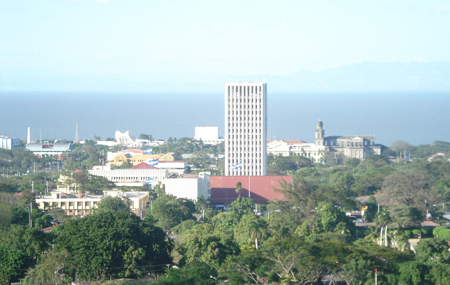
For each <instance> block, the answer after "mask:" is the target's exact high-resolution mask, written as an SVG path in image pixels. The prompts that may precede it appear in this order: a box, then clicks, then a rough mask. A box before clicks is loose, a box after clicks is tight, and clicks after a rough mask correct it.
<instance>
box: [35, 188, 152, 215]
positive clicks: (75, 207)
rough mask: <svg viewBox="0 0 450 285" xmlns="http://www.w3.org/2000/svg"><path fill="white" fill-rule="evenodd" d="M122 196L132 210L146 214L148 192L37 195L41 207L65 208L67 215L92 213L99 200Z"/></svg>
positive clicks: (44, 209)
mask: <svg viewBox="0 0 450 285" xmlns="http://www.w3.org/2000/svg"><path fill="white" fill-rule="evenodd" d="M108 196H111V197H120V198H121V199H127V201H128V203H129V205H130V210H131V211H132V212H133V213H134V214H136V216H140V217H143V216H144V215H145V209H146V204H147V203H148V201H149V194H148V192H121V191H118V190H109V191H104V194H103V195H85V194H83V193H80V194H77V195H68V194H66V193H64V192H60V191H53V192H51V194H50V195H49V196H36V203H37V204H38V207H39V209H41V210H43V211H48V210H51V209H55V208H58V209H62V210H64V215H65V216H84V215H89V214H91V213H92V210H93V209H95V208H97V204H98V202H100V200H101V199H103V198H105V197H108Z"/></svg>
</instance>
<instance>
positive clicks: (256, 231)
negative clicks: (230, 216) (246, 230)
mask: <svg viewBox="0 0 450 285" xmlns="http://www.w3.org/2000/svg"><path fill="white" fill-rule="evenodd" d="M261 229H262V227H261V225H260V224H259V223H257V222H251V224H250V240H252V241H253V240H254V241H255V247H256V249H258V237H259V238H260V239H261V237H262V231H261Z"/></svg>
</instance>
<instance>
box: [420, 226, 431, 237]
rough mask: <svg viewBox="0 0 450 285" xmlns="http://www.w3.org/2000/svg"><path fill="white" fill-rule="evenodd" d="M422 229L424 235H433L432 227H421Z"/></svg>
mask: <svg viewBox="0 0 450 285" xmlns="http://www.w3.org/2000/svg"><path fill="white" fill-rule="evenodd" d="M420 231H421V232H422V237H430V236H431V229H428V228H421V229H420Z"/></svg>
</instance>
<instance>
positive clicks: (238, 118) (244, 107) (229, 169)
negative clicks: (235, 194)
mask: <svg viewBox="0 0 450 285" xmlns="http://www.w3.org/2000/svg"><path fill="white" fill-rule="evenodd" d="M266 157H267V84H266V83H253V82H246V83H242V82H238V83H226V84H225V175H226V176H262V175H267V158H266Z"/></svg>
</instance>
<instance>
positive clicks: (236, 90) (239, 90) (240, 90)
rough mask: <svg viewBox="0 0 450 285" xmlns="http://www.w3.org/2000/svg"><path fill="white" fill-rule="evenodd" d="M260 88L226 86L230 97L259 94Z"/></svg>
mask: <svg viewBox="0 0 450 285" xmlns="http://www.w3.org/2000/svg"><path fill="white" fill-rule="evenodd" d="M261 87H262V86H228V94H231V95H239V94H242V95H249V94H254V93H257V92H259V93H261V90H262V88H261Z"/></svg>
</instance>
